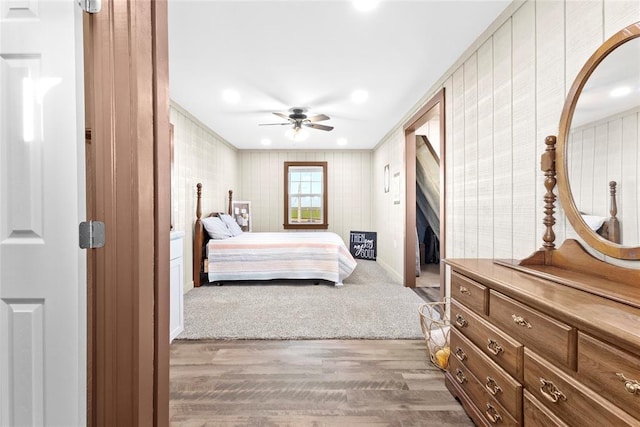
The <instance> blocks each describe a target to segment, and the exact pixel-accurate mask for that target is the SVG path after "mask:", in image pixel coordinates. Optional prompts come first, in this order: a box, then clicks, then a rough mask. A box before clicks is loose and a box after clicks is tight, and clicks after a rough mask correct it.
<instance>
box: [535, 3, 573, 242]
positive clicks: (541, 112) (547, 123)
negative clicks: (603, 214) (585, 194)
mask: <svg viewBox="0 0 640 427" xmlns="http://www.w3.org/2000/svg"><path fill="white" fill-rule="evenodd" d="M564 8H565V4H564V2H536V3H535V9H536V58H535V61H536V129H537V133H536V155H537V156H538V157H539V156H540V155H542V153H543V152H544V150H545V144H544V140H545V138H546V137H547V136H549V135H557V134H558V130H559V126H560V115H561V113H562V107H563V104H564V100H565V98H566V92H567V90H568V87H569V86H570V84H571V83H569V86H567V85H566V84H565V71H564V60H565V57H564V51H565V38H564V28H565V13H564ZM536 174H537V175H536V183H537V184H536V196H535V198H536V203H537V205H536V212H537V219H536V222H535V227H536V235H537V236H539V238H540V239H541V238H542V235H543V234H544V229H545V227H544V225H543V224H542V218H543V209H544V199H543V198H544V194H545V193H546V190H545V188H544V174H543V173H542V171H540V168H539V167H538V168H537V170H536ZM556 206H557V207H556V215H555V217H556V225H555V227H554V232H555V235H556V242H562V241H563V240H564V238H565V229H566V228H567V227H571V226H570V225H569V224H568V222H567V221H566V219H565V218H564V214H563V212H562V209H561V207H560V205H559V204H556Z"/></svg>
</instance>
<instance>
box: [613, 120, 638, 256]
mask: <svg viewBox="0 0 640 427" xmlns="http://www.w3.org/2000/svg"><path fill="white" fill-rule="evenodd" d="M622 152H623V156H622V177H623V178H622V182H621V183H619V184H618V186H619V187H618V202H619V203H618V218H619V220H620V225H621V230H620V232H621V234H620V237H621V239H622V242H623V243H626V244H627V245H630V244H634V245H637V244H638V242H640V240H639V239H638V222H640V221H639V220H638V192H639V191H640V190H639V189H638V181H637V180H636V176H637V173H638V154H637V153H638V115H637V114H631V115H627V116H625V117H624V118H623V119H622ZM623 221H624V222H623ZM623 233H624V234H623Z"/></svg>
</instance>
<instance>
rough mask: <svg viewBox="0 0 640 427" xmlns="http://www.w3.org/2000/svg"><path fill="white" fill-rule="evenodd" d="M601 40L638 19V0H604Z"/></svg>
mask: <svg viewBox="0 0 640 427" xmlns="http://www.w3.org/2000/svg"><path fill="white" fill-rule="evenodd" d="M603 12H604V19H603V21H604V34H603V41H604V40H606V39H608V38H609V37H611V36H612V35H614V34H615V33H617V32H618V31H620V30H621V29H622V28H624V27H626V26H627V25H629V24H633V23H634V22H638V21H640V2H639V1H638V0H615V1H605V2H604V6H603Z"/></svg>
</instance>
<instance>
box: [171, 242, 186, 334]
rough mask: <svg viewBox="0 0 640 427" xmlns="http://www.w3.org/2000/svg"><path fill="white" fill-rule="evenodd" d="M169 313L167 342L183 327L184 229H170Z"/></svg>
mask: <svg viewBox="0 0 640 427" xmlns="http://www.w3.org/2000/svg"><path fill="white" fill-rule="evenodd" d="M170 239H171V241H170V249H169V254H170V257H169V258H170V263H169V266H170V267H169V268H170V273H169V277H170V279H169V283H170V293H171V296H170V306H169V307H170V315H169V342H171V341H173V339H174V338H175V337H177V336H178V335H179V334H180V332H182V330H183V329H184V315H183V308H182V305H183V304H182V295H183V285H182V283H183V280H184V262H183V257H182V252H183V246H184V243H183V242H184V231H172V232H171V237H170Z"/></svg>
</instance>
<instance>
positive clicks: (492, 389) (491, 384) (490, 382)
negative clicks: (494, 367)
mask: <svg viewBox="0 0 640 427" xmlns="http://www.w3.org/2000/svg"><path fill="white" fill-rule="evenodd" d="M484 386H485V388H486V389H487V390H488V391H489V393H491V394H492V395H494V396H495V395H496V394H498V393H500V392H501V391H502V387H500V386H499V385H498V384H497V383H496V380H494V379H493V378H491V377H487V383H486V384H485V385H484Z"/></svg>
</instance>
